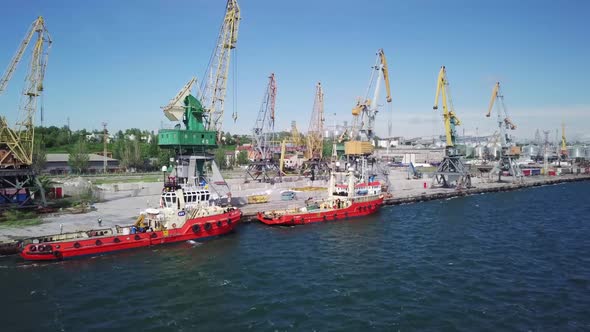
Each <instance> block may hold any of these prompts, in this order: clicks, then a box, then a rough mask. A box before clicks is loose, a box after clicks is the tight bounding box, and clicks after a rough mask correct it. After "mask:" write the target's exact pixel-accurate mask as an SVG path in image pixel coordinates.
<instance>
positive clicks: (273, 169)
mask: <svg viewBox="0 0 590 332" xmlns="http://www.w3.org/2000/svg"><path fill="white" fill-rule="evenodd" d="M276 97H277V81H276V79H275V74H274V73H271V74H270V76H269V77H268V84H267V86H266V89H265V92H264V97H263V98H262V104H261V106H260V110H259V111H258V116H257V117H256V123H255V124H254V128H253V129H252V143H253V144H252V145H253V148H254V152H255V156H254V161H253V162H251V163H250V164H249V165H248V168H247V169H246V174H247V175H248V176H249V177H250V178H251V179H252V180H254V181H260V182H275V181H280V179H281V175H282V170H281V168H280V166H279V165H277V164H276V162H275V161H274V160H273V154H274V152H275V151H273V146H272V144H271V138H272V137H271V136H272V135H273V134H274V130H275V106H276Z"/></svg>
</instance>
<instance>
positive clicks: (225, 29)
mask: <svg viewBox="0 0 590 332" xmlns="http://www.w3.org/2000/svg"><path fill="white" fill-rule="evenodd" d="M240 18H241V16H240V6H239V5H238V1H237V0H228V1H227V6H226V10H225V17H224V19H223V24H222V25H221V29H220V31H219V37H218V39H217V46H216V47H215V50H214V51H213V54H212V55H211V60H210V64H209V67H208V69H207V73H206V74H205V77H204V80H203V82H206V84H205V86H204V87H202V88H201V101H202V103H203V108H204V111H205V113H206V114H208V120H207V121H208V123H207V130H216V131H217V135H218V138H219V135H221V128H222V124H223V114H224V110H225V96H226V90H227V78H228V76H229V67H230V59H231V54H232V52H231V50H233V49H235V48H236V43H237V41H238V29H239V25H240ZM234 68H235V61H234ZM233 77H234V82H235V74H234V75H233ZM234 93H235V87H234ZM234 107H235V105H234ZM232 118H233V119H234V121H236V120H237V118H238V114H237V111H235V109H234V111H233V113H232ZM218 140H219V139H218Z"/></svg>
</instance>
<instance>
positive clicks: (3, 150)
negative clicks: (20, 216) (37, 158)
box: [0, 16, 52, 168]
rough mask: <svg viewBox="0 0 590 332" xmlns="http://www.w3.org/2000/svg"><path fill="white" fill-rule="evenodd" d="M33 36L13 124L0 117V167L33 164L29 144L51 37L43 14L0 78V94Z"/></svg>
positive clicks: (32, 26) (33, 135) (41, 89)
mask: <svg viewBox="0 0 590 332" xmlns="http://www.w3.org/2000/svg"><path fill="white" fill-rule="evenodd" d="M35 35H37V39H36V41H35V43H34V45H33V49H32V54H31V60H30V63H29V67H28V71H27V73H26V77H25V86H24V87H23V91H22V97H21V103H20V107H19V112H18V116H17V121H16V123H15V126H14V127H13V128H11V127H10V126H9V125H8V121H7V119H6V118H5V117H4V116H2V117H0V167H1V168H7V167H8V168H16V167H19V168H20V167H27V166H30V165H32V163H33V145H34V139H35V113H36V112H37V101H38V97H40V96H41V95H42V93H43V79H44V76H45V69H46V66H47V59H48V54H49V49H50V47H51V43H52V41H51V36H50V35H49V32H48V31H47V29H46V27H45V21H44V19H43V17H41V16H40V17H38V18H37V19H36V20H35V21H34V22H33V24H32V25H31V28H30V29H29V31H28V32H27V35H26V36H25V38H24V40H23V41H22V42H21V44H20V46H19V48H18V50H17V52H16V54H15V55H14V57H13V58H12V61H11V62H10V65H9V66H8V69H7V70H6V73H5V74H4V75H3V76H2V79H1V80H0V93H1V92H2V91H4V89H5V88H6V87H7V85H8V82H9V81H10V78H11V77H12V75H13V73H14V71H15V70H16V68H17V65H18V63H19V62H20V60H21V59H22V57H23V55H24V53H25V51H26V49H27V46H28V45H29V44H30V42H31V40H32V39H33V37H34V36H35Z"/></svg>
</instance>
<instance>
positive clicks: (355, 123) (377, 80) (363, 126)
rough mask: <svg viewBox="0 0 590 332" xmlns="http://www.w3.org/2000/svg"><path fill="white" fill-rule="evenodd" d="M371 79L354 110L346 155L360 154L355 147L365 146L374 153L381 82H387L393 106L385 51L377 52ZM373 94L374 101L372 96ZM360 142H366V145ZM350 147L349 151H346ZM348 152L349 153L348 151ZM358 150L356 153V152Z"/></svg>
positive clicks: (387, 90)
mask: <svg viewBox="0 0 590 332" xmlns="http://www.w3.org/2000/svg"><path fill="white" fill-rule="evenodd" d="M371 69H372V70H371V77H370V79H369V86H368V87H367V92H366V94H365V97H364V98H363V99H359V100H357V103H356V105H355V106H354V107H353V108H352V128H351V133H350V137H351V138H352V141H350V142H348V143H347V144H345V154H347V155H354V154H358V152H359V151H358V150H359V149H358V148H356V149H355V148H354V147H355V146H357V147H358V146H359V145H363V146H364V148H363V149H361V150H366V151H370V152H372V151H373V149H372V145H371V141H372V140H373V139H374V138H375V117H376V115H377V113H378V112H379V106H380V105H379V104H378V102H379V94H380V93H381V81H383V82H385V90H386V93H387V95H386V97H385V99H386V101H387V103H388V104H389V105H391V100H392V99H391V85H390V83H389V69H388V67H387V59H386V57H385V52H384V51H383V49H379V50H378V51H377V59H376V60H375V65H374V66H373V67H371ZM371 94H372V99H371V97H370V95H371ZM359 142H366V143H365V144H362V143H359ZM346 145H348V147H349V148H348V149H346ZM346 150H348V151H346ZM354 150H356V151H354Z"/></svg>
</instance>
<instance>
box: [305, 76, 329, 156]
mask: <svg viewBox="0 0 590 332" xmlns="http://www.w3.org/2000/svg"><path fill="white" fill-rule="evenodd" d="M324 120H325V119H324V92H323V90H322V84H321V83H319V82H318V84H317V85H316V92H315V99H314V102H313V112H312V113H311V120H310V122H309V130H308V131H307V137H306V138H307V149H306V151H305V152H306V154H307V159H321V158H322V152H323V148H324Z"/></svg>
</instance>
